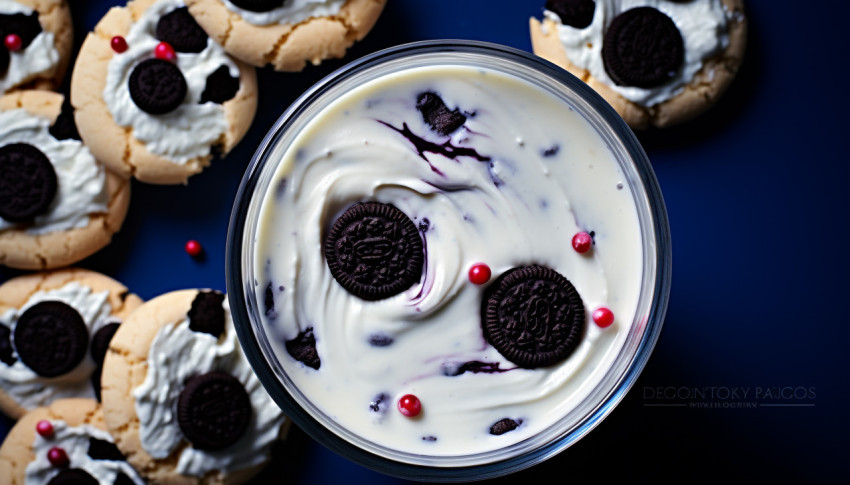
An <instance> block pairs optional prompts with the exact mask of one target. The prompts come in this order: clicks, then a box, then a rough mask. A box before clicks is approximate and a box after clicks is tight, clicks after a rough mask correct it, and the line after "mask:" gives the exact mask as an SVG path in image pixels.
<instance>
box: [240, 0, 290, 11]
mask: <svg viewBox="0 0 850 485" xmlns="http://www.w3.org/2000/svg"><path fill="white" fill-rule="evenodd" d="M230 3H232V4H233V5H236V6H237V7H239V8H244V9H245V10H250V11H251V12H268V11H269V10H274V9H276V8H277V7H281V6H283V4H284V2H283V1H282V0H230Z"/></svg>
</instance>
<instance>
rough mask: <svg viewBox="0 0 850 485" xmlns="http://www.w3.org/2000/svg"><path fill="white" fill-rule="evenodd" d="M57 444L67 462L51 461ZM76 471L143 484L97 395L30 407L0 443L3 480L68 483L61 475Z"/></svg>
mask: <svg viewBox="0 0 850 485" xmlns="http://www.w3.org/2000/svg"><path fill="white" fill-rule="evenodd" d="M45 422H46V423H49V426H47V424H46V423H45ZM38 429H41V430H42V431H41V432H39V431H38ZM42 433H44V434H43V435H42ZM54 447H56V448H60V449H61V450H62V451H63V452H64V453H65V456H67V459H68V464H67V466H65V467H57V466H54V465H51V463H50V461H49V459H48V452H49V450H50V449H51V448H54ZM72 475H76V476H77V477H79V476H81V475H82V477H85V478H87V479H89V482H90V483H103V484H105V485H113V484H121V485H130V484H136V485H143V484H144V481H143V480H142V479H141V477H140V476H139V474H138V472H136V471H135V470H134V469H133V467H132V466H130V465H129V464H128V463H127V462H126V461H125V460H124V459H123V456H121V454H120V452H118V450H117V449H116V448H115V445H114V444H113V439H112V437H111V436H110V435H109V433H108V432H107V431H106V424H105V423H104V421H103V412H102V411H101V409H100V406H99V405H98V403H97V402H96V401H94V400H93V399H81V398H77V399H60V400H58V401H56V402H54V403H53V404H51V405H50V406H48V407H39V408H36V409H34V410H32V411H30V412H28V413H27V414H26V415H24V416H23V417H22V418H21V419H20V420H19V421H18V422H17V423H16V424H15V426H14V427H13V428H12V430H11V431H10V432H9V435H8V436H7V437H6V440H5V441H4V442H3V446H2V447H0V477H4V478H3V479H4V480H5V481H4V482H3V483H8V484H9V485H23V484H24V483H45V484H55V483H66V482H64V481H61V480H62V479H63V478H66V479H67V477H69V476H72ZM91 479H94V481H91ZM67 483H87V482H73V481H72V482H67Z"/></svg>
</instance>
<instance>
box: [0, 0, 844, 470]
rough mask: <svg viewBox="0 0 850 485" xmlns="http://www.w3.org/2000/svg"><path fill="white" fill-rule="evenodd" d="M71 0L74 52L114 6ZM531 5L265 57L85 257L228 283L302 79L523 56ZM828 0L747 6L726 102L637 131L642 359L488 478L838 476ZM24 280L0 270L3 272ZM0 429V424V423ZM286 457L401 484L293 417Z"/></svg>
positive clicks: (482, 5)
mask: <svg viewBox="0 0 850 485" xmlns="http://www.w3.org/2000/svg"><path fill="white" fill-rule="evenodd" d="M70 3H71V8H72V12H73V16H74V27H75V29H76V32H77V34H76V41H77V46H79V44H80V42H81V41H82V38H83V37H84V35H85V33H86V32H87V31H88V30H90V29H91V28H92V27H93V26H94V25H95V23H97V21H98V20H99V19H100V18H101V16H102V15H103V14H104V13H105V12H106V10H107V9H108V8H109V7H110V6H111V5H112V4H113V3H116V2H109V1H86V2H83V1H71V2H70ZM543 3H544V2H543V0H501V1H493V0H491V1H485V0H476V1H473V0H462V1H457V0H432V1H429V2H424V1H419V0H389V4H388V5H387V8H386V10H385V11H384V13H383V15H382V17H381V18H380V20H379V21H378V24H377V25H376V27H375V29H374V30H373V31H372V33H371V34H370V35H369V36H368V37H367V38H366V39H365V40H364V41H363V42H361V43H359V44H358V45H356V46H355V47H354V48H352V49H351V50H350V51H349V55H348V56H347V57H346V59H345V61H328V62H325V63H323V64H322V65H321V66H319V67H312V66H311V67H309V68H307V69H305V70H304V72H301V73H296V74H281V73H275V72H273V71H271V70H269V69H263V70H260V72H259V84H260V103H259V111H258V113H257V117H256V118H255V120H254V124H253V126H252V127H251V130H250V131H249V132H248V135H247V136H246V138H245V139H244V141H243V142H242V143H241V144H240V145H239V146H238V147H237V148H236V149H235V150H234V151H233V152H232V153H231V154H230V155H229V156H228V157H227V158H226V159H224V160H216V161H214V162H213V164H212V166H211V167H210V168H208V169H207V170H206V171H204V172H203V173H202V174H200V175H197V176H195V177H193V178H192V179H191V180H190V183H189V185H188V186H174V187H169V186H164V187H163V186H150V185H144V184H140V183H136V182H134V183H133V187H132V189H133V196H132V202H131V206H130V211H129V214H128V216H127V220H126V222H125V223H124V227H123V228H122V230H121V232H120V233H118V234H117V235H116V237H115V239H114V241H113V243H112V244H111V245H110V246H108V247H107V248H105V249H104V250H102V251H101V252H99V253H98V254H96V255H94V256H93V257H91V258H89V259H87V260H85V261H83V262H82V263H80V264H79V266H82V267H86V268H90V269H94V270H97V271H101V272H104V273H106V274H108V275H110V276H112V277H114V278H116V279H118V280H120V281H122V282H123V283H124V284H126V285H127V286H128V287H129V288H130V289H131V290H132V291H134V292H136V293H137V294H139V295H140V296H141V297H142V298H145V299H149V298H153V297H155V296H157V295H159V294H161V293H164V292H167V291H171V290H175V289H182V288H190V287H212V288H217V289H220V290H224V289H225V280H224V264H223V258H224V246H225V238H226V232H227V225H228V217H229V214H230V208H231V204H232V202H233V198H234V196H235V194H236V189H237V187H238V184H239V182H240V179H241V177H242V173H243V171H244V169H245V167H246V166H247V164H248V162H249V160H250V158H251V155H252V154H253V151H254V150H255V149H256V147H257V144H258V143H259V141H260V140H261V139H262V137H263V135H264V134H265V132H266V131H267V130H268V128H269V127H270V126H271V125H272V123H273V122H274V121H275V120H276V119H277V117H278V116H279V115H280V114H281V113H282V112H283V110H284V109H285V108H286V107H287V106H288V105H289V104H290V103H291V102H292V101H293V100H294V99H295V98H296V97H298V96H299V95H300V94H301V93H302V92H303V91H304V90H305V89H306V88H308V87H309V86H310V85H312V84H313V83H314V82H316V81H318V80H319V79H321V78H322V77H323V76H325V75H326V74H328V73H330V72H331V71H332V70H334V69H336V68H338V67H340V66H342V65H343V64H344V63H345V62H347V61H349V60H352V59H355V58H357V57H360V56H363V55H365V54H368V53H371V52H374V51H376V50H378V49H382V48H385V47H390V46H393V45H397V44H400V43H404V42H409V41H417V40H426V39H437V38H463V39H476V40H484V41H491V42H497V43H501V44H506V45H509V46H513V47H516V48H519V49H523V50H527V51H530V50H531V44H530V40H529V35H528V18H529V17H530V16H538V17H539V16H540V14H541V10H542V8H541V7H542V4H543ZM828 3H829V8H828V9H824V8H812V9H807V8H800V7H801V4H800V3H799V2H791V1H788V0H784V1H770V2H767V1H757V0H751V1H750V2H749V4H748V16H749V27H750V35H749V44H748V52H747V59H746V61H745V64H744V66H743V68H742V70H741V72H740V73H739V76H738V78H737V80H736V81H735V83H734V85H733V86H732V88H731V90H730V92H729V93H728V94H727V95H726V97H725V98H724V99H723V100H722V101H721V102H720V103H719V105H718V106H717V107H716V108H715V109H714V110H712V111H711V112H710V113H708V114H707V115H705V116H703V117H702V118H700V119H699V120H697V121H695V122H691V123H689V124H687V125H685V126H681V127H679V128H674V129H670V130H666V131H656V132H649V133H643V134H640V135H639V138H640V140H641V142H642V143H643V145H644V147H645V149H646V151H647V153H648V155H649V158H650V160H651V161H652V163H653V166H654V168H655V171H656V174H657V176H658V179H659V181H660V185H661V189H662V191H663V193H664V196H665V199H666V203H667V207H668V211H669V215H670V223H671V227H672V239H673V260H674V261H673V289H672V295H671V300H670V306H669V311H668V315H667V320H666V323H665V326H664V330H663V332H662V334H661V338H660V340H659V341H658V345H657V347H656V349H655V353H654V354H653V356H652V358H651V359H650V361H649V364H648V365H647V367H646V369H645V371H644V373H643V374H642V376H641V377H640V378H639V379H638V381H637V383H636V384H635V386H634V387H633V389H632V391H631V392H630V393H629V394H628V395H627V397H626V398H625V400H624V401H623V402H622V403H621V404H620V405H619V406H618V407H617V408H616V409H615V410H614V412H613V413H612V414H611V415H610V416H609V417H608V418H607V419H606V420H605V421H604V422H602V424H600V425H599V426H598V427H597V428H596V429H595V430H594V431H592V432H591V433H590V434H589V435H588V436H586V437H585V438H583V439H582V440H581V441H580V442H579V443H578V444H576V445H575V446H573V447H571V448H570V449H568V450H567V451H565V452H563V453H561V454H560V455H558V456H556V457H554V458H553V459H550V460H549V461H547V462H545V463H543V464H541V465H538V466H535V467H533V468H530V469H528V470H526V471H523V472H520V473H518V474H514V475H511V476H509V477H506V478H503V479H498V480H494V482H500V483H513V482H514V481H517V482H518V481H520V480H523V481H525V480H532V479H542V480H544V481H546V482H549V481H552V480H556V481H557V482H566V481H568V480H576V479H578V480H582V479H602V478H605V479H606V481H608V480H607V479H612V480H616V479H629V480H639V481H648V480H653V481H660V482H668V481H670V482H672V481H676V482H682V481H684V482H704V481H718V480H722V481H732V482H739V481H744V480H750V481H756V482H769V481H781V482H783V483H784V482H789V481H802V480H805V481H807V482H827V481H834V480H839V479H841V480H844V479H846V472H847V465H846V455H847V451H848V450H850V447H848V446H847V444H846V436H847V435H848V431H850V429H848V428H850V418H848V416H847V414H846V413H845V408H846V407H847V406H848V404H850V403H848V401H847V397H848V392H847V385H848V382H849V381H850V379H848V378H847V371H848V369H850V365H848V356H847V355H848V351H847V342H848V336H850V332H848V330H847V324H848V322H850V318H848V310H847V307H844V306H842V305H844V304H846V303H847V301H848V300H847V298H848V296H847V295H848V293H850V291H849V290H850V284H848V281H847V278H848V275H850V256H848V250H850V230H848V229H850V217H848V213H850V196H848V193H850V190H848V183H850V168H849V167H848V162H850V157H848V155H847V149H846V142H847V139H848V135H847V128H848V125H849V124H848V122H847V121H846V116H847V114H848V113H850V102H848V96H847V92H846V86H847V79H848V67H847V61H848V54H847V50H846V49H847V46H848V42H847V37H846V33H845V31H846V26H845V22H846V19H847V18H850V2H828ZM189 239H197V240H199V241H200V242H201V243H202V244H203V246H204V248H205V257H203V258H201V259H200V260H195V259H192V258H190V257H189V256H187V255H186V254H185V253H184V252H183V244H184V243H185V242H186V241H187V240H189ZM17 274H20V272H17V271H12V270H7V269H0V281H5V280H6V279H8V278H10V277H12V276H15V275H17ZM842 301H843V302H845V303H844V304H842V303H841V302H842ZM10 425H11V423H10V421H9V420H8V419H5V418H2V419H0V436H4V435H5V433H6V432H7V430H8V428H9V426H10ZM279 451H280V452H281V456H282V458H281V459H280V460H278V461H277V462H276V463H275V466H273V467H272V468H271V469H269V470H268V471H267V472H266V474H265V475H263V477H264V478H272V477H275V478H277V477H280V480H279V481H281V482H284V483H330V482H346V483H370V484H373V485H375V484H385V483H386V484H389V483H402V481H400V480H397V479H394V478H390V477H386V476H383V475H380V474H378V473H375V472H372V471H370V470H367V469H364V468H362V467H360V466H357V465H355V464H353V463H351V462H349V461H347V460H345V459H343V458H340V457H338V456H336V455H334V454H333V453H331V452H330V451H327V450H326V449H324V448H322V447H321V446H320V445H318V444H316V443H315V442H313V441H312V440H311V439H310V438H309V437H307V436H306V435H304V433H303V432H300V431H299V430H294V431H293V432H292V434H291V435H290V438H289V440H288V441H287V442H286V443H285V444H284V445H283V446H282V447H281V449H280V450H279ZM839 472H844V473H842V474H840V475H839ZM2 480H3V477H0V481H2ZM257 482H258V483H266V482H267V481H266V480H258V481H257Z"/></svg>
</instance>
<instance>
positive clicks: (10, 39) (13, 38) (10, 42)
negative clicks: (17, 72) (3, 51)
mask: <svg viewBox="0 0 850 485" xmlns="http://www.w3.org/2000/svg"><path fill="white" fill-rule="evenodd" d="M3 43H4V44H6V48H7V49H9V50H10V51H19V50H21V47H23V46H24V41H23V40H21V36H20V35H18V34H9V35H7V36H6V38H5V39H3Z"/></svg>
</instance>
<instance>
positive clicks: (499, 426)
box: [490, 418, 522, 436]
mask: <svg viewBox="0 0 850 485" xmlns="http://www.w3.org/2000/svg"><path fill="white" fill-rule="evenodd" d="M520 424H522V420H519V421H514V420H513V419H511V418H504V419H500V420H499V421H496V422H495V423H494V424H493V426H490V434H492V435H495V436H499V435H502V434H505V433H507V432H509V431H513V430H515V429H517V428H519V425H520Z"/></svg>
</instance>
